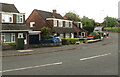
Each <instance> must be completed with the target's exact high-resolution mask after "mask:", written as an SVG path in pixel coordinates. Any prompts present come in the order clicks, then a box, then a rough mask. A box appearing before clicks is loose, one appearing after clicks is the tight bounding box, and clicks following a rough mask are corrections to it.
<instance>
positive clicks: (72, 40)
mask: <svg viewBox="0 0 120 77" xmlns="http://www.w3.org/2000/svg"><path fill="white" fill-rule="evenodd" d="M77 41H79V39H77V38H63V39H62V45H69V44H75V43H76V42H77Z"/></svg>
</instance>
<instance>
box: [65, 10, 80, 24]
mask: <svg viewBox="0 0 120 77" xmlns="http://www.w3.org/2000/svg"><path fill="white" fill-rule="evenodd" d="M64 17H66V18H67V19H69V20H72V21H78V22H80V21H81V19H80V17H79V15H78V14H76V13H74V12H68V13H66V14H65V16H64Z"/></svg>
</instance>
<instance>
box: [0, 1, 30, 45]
mask: <svg viewBox="0 0 120 77" xmlns="http://www.w3.org/2000/svg"><path fill="white" fill-rule="evenodd" d="M0 7H1V9H0V24H1V25H0V27H1V41H2V42H3V43H17V41H18V38H24V43H25V44H26V45H27V44H28V31H29V30H30V28H29V26H27V25H26V24H25V13H20V12H19V11H18V10H17V8H16V7H15V5H14V4H7V3H0Z"/></svg>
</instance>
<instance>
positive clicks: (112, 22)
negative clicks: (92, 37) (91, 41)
mask: <svg viewBox="0 0 120 77" xmlns="http://www.w3.org/2000/svg"><path fill="white" fill-rule="evenodd" d="M103 26H105V27H116V26H118V21H117V19H116V18H113V17H108V16H107V17H105V18H104V22H103Z"/></svg>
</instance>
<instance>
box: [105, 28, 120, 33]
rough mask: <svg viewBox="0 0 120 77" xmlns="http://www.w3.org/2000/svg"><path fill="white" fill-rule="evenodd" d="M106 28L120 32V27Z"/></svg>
mask: <svg viewBox="0 0 120 77" xmlns="http://www.w3.org/2000/svg"><path fill="white" fill-rule="evenodd" d="M104 30H105V31H106V30H107V31H110V32H120V27H106V28H104Z"/></svg>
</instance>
